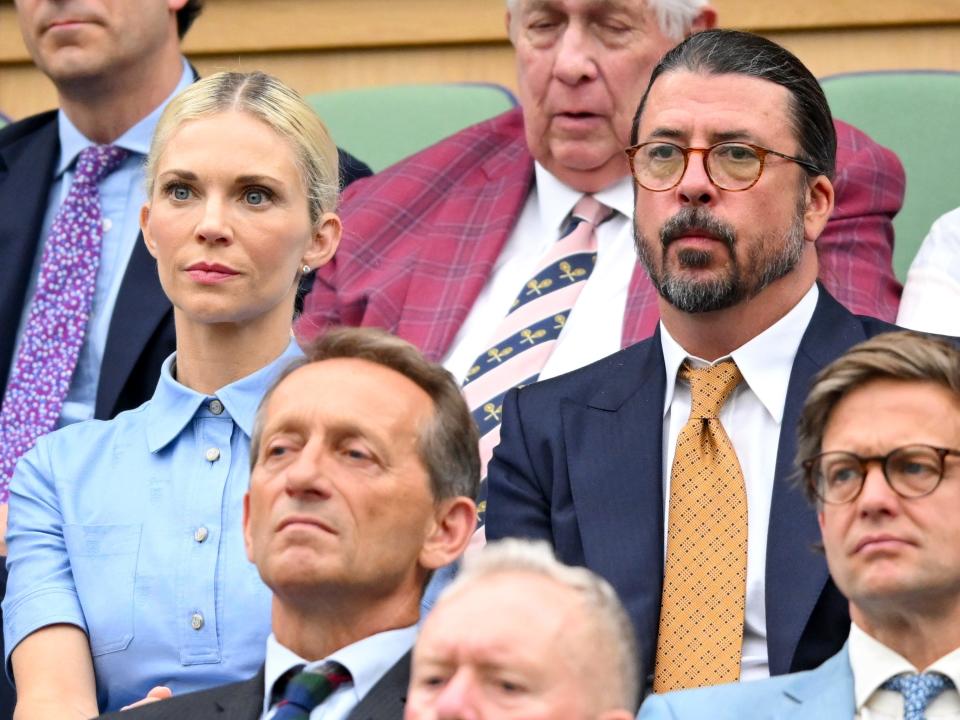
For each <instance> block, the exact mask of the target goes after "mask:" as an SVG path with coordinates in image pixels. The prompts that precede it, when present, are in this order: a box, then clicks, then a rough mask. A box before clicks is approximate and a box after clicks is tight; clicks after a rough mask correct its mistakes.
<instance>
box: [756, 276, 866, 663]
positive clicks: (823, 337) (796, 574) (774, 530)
mask: <svg viewBox="0 0 960 720" xmlns="http://www.w3.org/2000/svg"><path fill="white" fill-rule="evenodd" d="M865 339H866V334H865V333H864V330H863V327H862V326H861V325H860V323H859V322H858V321H857V320H856V319H855V318H854V316H853V315H851V314H850V313H849V312H847V311H846V310H844V309H843V308H842V307H841V306H840V305H839V304H838V303H837V301H836V300H834V299H833V298H832V297H830V295H829V294H827V292H826V290H824V289H823V287H820V297H819V299H818V301H817V307H816V310H815V311H814V314H813V317H812V318H811V320H810V325H809V326H808V327H807V330H806V332H805V333H804V335H803V339H802V340H801V341H800V347H799V349H798V350H797V357H796V359H795V360H794V363H793V371H792V373H791V374H790V385H789V387H788V389H787V399H786V404H785V405H784V409H783V424H782V426H781V429H780V446H779V449H778V451H777V465H776V474H775V477H774V485H773V499H772V502H771V506H770V526H769V531H768V537H767V574H766V604H767V608H766V610H767V650H768V654H769V661H770V672H771V674H781V673H786V672H789V671H790V668H791V663H792V661H793V657H794V654H795V652H796V650H797V645H798V643H799V641H800V637H801V635H802V634H803V631H804V628H805V627H806V624H807V620H808V619H809V618H810V615H811V613H812V612H813V609H814V606H815V605H816V604H817V600H818V599H819V597H820V594H821V592H823V589H824V586H825V585H826V583H827V580H828V577H829V575H828V572H827V566H826V562H825V561H824V559H823V556H822V554H820V553H818V552H816V551H815V550H814V549H813V548H814V545H815V544H816V543H818V542H819V541H820V529H819V527H818V526H817V520H816V514H815V512H814V510H813V508H811V507H810V504H809V503H808V502H807V500H806V498H805V497H804V496H803V492H802V491H801V489H800V487H799V486H798V484H797V483H796V482H795V481H794V471H793V468H794V460H795V455H796V448H797V441H796V434H797V422H798V420H799V418H800V411H801V410H802V408H803V403H804V400H805V399H806V397H807V392H808V391H809V389H810V385H811V383H812V380H813V377H814V375H816V373H817V372H819V371H820V370H821V369H822V368H823V367H824V366H826V365H827V364H829V363H830V362H831V361H833V360H834V359H836V358H837V357H839V356H840V355H841V354H842V353H843V352H844V351H845V350H847V348H849V347H850V346H852V345H854V344H856V343H858V342H861V341H862V340H865Z"/></svg>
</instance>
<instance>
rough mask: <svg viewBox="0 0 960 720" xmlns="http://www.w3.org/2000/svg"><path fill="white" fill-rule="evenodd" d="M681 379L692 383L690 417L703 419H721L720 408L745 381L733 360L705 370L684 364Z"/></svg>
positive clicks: (681, 369)
mask: <svg viewBox="0 0 960 720" xmlns="http://www.w3.org/2000/svg"><path fill="white" fill-rule="evenodd" d="M680 377H681V378H683V379H684V380H686V381H687V382H688V383H690V417H691V418H701V419H712V418H718V417H720V408H722V407H723V404H724V403H725V402H726V401H727V398H728V397H730V393H732V392H733V389H734V388H735V387H736V386H737V385H739V384H740V381H741V380H743V375H741V374H740V369H739V368H738V367H737V364H736V363H735V362H734V361H733V360H724V361H723V362H721V363H717V364H716V365H711V366H709V367H705V368H692V367H690V366H689V365H688V364H687V363H684V364H683V366H682V367H681V368H680Z"/></svg>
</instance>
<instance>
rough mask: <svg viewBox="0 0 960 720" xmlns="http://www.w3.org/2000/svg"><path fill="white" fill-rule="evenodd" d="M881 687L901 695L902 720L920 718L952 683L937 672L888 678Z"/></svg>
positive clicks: (905, 674)
mask: <svg viewBox="0 0 960 720" xmlns="http://www.w3.org/2000/svg"><path fill="white" fill-rule="evenodd" d="M881 687H882V688H883V689H884V690H893V691H895V692H898V693H900V694H901V695H903V716H904V718H922V717H923V713H924V711H925V710H926V709H927V705H929V704H930V703H931V702H932V701H933V699H934V698H935V697H937V695H939V694H940V693H942V692H943V691H944V690H946V689H947V688H950V687H953V681H952V680H951V679H950V678H948V677H947V676H946V675H942V674H941V673H938V672H923V673H904V674H903V675H897V676H895V677H892V678H890V679H889V680H887V681H886V682H885V683H884V684H883V685H881Z"/></svg>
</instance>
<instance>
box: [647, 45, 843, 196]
mask: <svg viewBox="0 0 960 720" xmlns="http://www.w3.org/2000/svg"><path fill="white" fill-rule="evenodd" d="M679 71H689V72H694V73H700V74H708V75H727V74H732V75H747V76H750V77H755V78H759V79H761V80H768V81H769V82H772V83H776V84H777V85H780V86H782V87H785V88H786V89H787V91H788V92H789V93H790V105H789V110H790V113H791V115H792V117H791V121H792V122H793V131H794V134H795V135H796V137H797V140H798V142H799V144H800V150H799V153H798V155H799V157H800V158H801V159H802V160H806V161H807V162H809V163H812V164H813V165H815V166H816V167H817V168H819V169H820V171H821V172H822V173H823V174H824V175H826V176H827V177H828V178H831V179H832V178H833V174H834V170H835V167H836V159H837V133H836V130H835V129H834V127H833V116H832V115H831V114H830V106H829V105H828V104H827V98H826V97H825V96H824V94H823V89H822V88H821V87H820V83H819V82H817V79H816V78H815V77H814V76H813V73H811V72H810V71H809V70H808V69H807V67H806V66H805V65H804V64H803V63H802V62H800V60H799V58H797V56H796V55H794V54H793V53H791V52H790V51H789V50H787V49H786V48H783V47H781V46H780V45H777V44H776V43H775V42H771V41H770V40H767V39H766V38H763V37H760V36H759V35H754V34H753V33H747V32H740V31H738V30H705V31H703V32H698V33H694V34H693V35H691V36H690V37H688V38H687V39H686V40H684V41H683V42H682V43H680V44H679V45H677V46H676V47H675V48H673V49H672V50H670V51H669V52H668V53H667V54H666V55H664V56H663V59H662V60H661V61H660V62H659V64H658V65H657V66H656V67H655V68H654V70H653V74H651V76H650V84H649V85H647V89H646V91H645V92H644V94H643V99H642V100H641V101H640V106H639V107H638V108H637V114H636V115H635V116H634V118H633V130H632V132H631V136H630V137H631V143H632V144H636V142H637V132H638V130H639V127H640V117H641V115H643V109H644V106H645V105H646V104H647V97H649V95H650V89H651V88H652V87H653V84H654V83H655V82H656V81H657V78H659V77H660V76H661V75H664V74H666V73H671V72H679ZM806 171H807V173H808V174H810V175H816V174H817V173H814V172H813V171H812V170H809V169H806Z"/></svg>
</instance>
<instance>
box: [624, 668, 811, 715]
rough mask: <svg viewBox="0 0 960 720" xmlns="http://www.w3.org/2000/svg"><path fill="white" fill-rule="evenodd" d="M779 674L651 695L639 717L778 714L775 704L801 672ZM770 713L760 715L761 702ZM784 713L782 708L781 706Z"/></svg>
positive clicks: (641, 708)
mask: <svg viewBox="0 0 960 720" xmlns="http://www.w3.org/2000/svg"><path fill="white" fill-rule="evenodd" d="M801 674H804V673H796V674H793V675H779V676H776V677H771V678H766V679H763V680H752V681H748V682H735V683H730V684H728V685H716V686H713V687H704V688H696V689H693V690H678V691H676V692H671V693H666V694H664V695H651V696H650V697H648V698H647V699H646V700H645V701H644V703H643V705H642V706H641V707H640V714H639V715H638V716H637V720H661V719H665V718H671V720H699V718H703V717H710V718H711V719H712V720H740V719H741V718H745V717H750V718H761V717H770V718H773V717H777V710H778V708H777V706H776V705H775V704H772V703H773V702H774V701H775V700H776V699H778V698H781V697H783V689H784V688H785V687H786V686H787V685H788V684H790V683H791V682H794V681H795V680H796V678H797V676H798V675H801ZM761 702H762V703H765V705H764V706H763V709H764V710H765V711H766V712H767V713H769V714H768V715H759V714H757V713H758V707H760V706H759V705H758V703H761ZM779 709H780V711H781V712H782V707H781V708H779Z"/></svg>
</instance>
